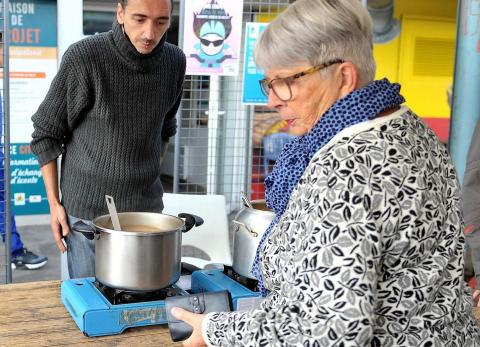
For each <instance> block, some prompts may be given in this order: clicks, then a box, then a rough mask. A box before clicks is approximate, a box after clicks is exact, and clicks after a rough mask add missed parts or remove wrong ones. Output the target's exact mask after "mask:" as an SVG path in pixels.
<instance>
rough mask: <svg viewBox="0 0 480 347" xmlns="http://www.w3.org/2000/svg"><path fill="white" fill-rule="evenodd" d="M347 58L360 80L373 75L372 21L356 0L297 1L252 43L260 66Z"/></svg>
mask: <svg viewBox="0 0 480 347" xmlns="http://www.w3.org/2000/svg"><path fill="white" fill-rule="evenodd" d="M337 58H340V59H343V60H346V61H351V62H352V63H353V64H354V65H355V66H356V67H357V68H358V70H359V73H360V85H361V86H363V85H366V84H368V83H369V82H371V81H373V79H374V78H375V69H376V67H375V60H374V58H373V29H372V20H371V18H370V15H369V13H368V12H367V10H366V9H365V8H364V7H363V6H362V4H361V1H360V0H297V1H296V2H294V3H293V4H292V5H290V6H289V7H288V8H287V9H286V10H285V11H284V12H282V13H281V14H279V15H278V17H277V18H275V19H274V20H273V21H272V22H271V23H270V24H269V25H268V26H267V28H266V29H265V31H264V32H263V33H262V35H261V36H260V38H259V40H258V42H257V45H256V47H255V61H256V64H257V66H258V67H260V68H262V69H264V70H272V69H281V68H292V67H295V66H297V65H299V64H302V63H306V62H308V63H310V64H311V65H317V64H322V63H326V62H329V61H331V60H334V59H337Z"/></svg>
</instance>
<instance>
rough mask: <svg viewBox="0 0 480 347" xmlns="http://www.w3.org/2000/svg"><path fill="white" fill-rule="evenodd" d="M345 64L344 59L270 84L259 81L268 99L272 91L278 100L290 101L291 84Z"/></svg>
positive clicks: (278, 79)
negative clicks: (336, 65) (335, 65)
mask: <svg viewBox="0 0 480 347" xmlns="http://www.w3.org/2000/svg"><path fill="white" fill-rule="evenodd" d="M343 62H344V60H342V59H334V60H331V61H329V62H327V63H323V64H319V65H315V66H313V67H311V68H310V69H308V70H305V71H302V72H299V73H296V74H295V75H292V76H288V77H282V78H275V79H273V80H271V81H270V82H269V81H268V80H267V79H266V78H264V79H263V80H260V81H259V83H260V88H261V89H262V92H263V94H265V96H267V97H268V94H269V93H270V90H273V92H274V93H275V95H276V96H277V98H279V99H280V100H282V101H289V100H290V99H291V98H292V96H293V95H292V88H291V84H292V82H293V81H294V80H296V79H297V78H300V77H303V76H306V75H310V74H312V73H314V72H317V71H320V70H322V69H325V68H327V67H329V66H330V65H334V64H341V63H343Z"/></svg>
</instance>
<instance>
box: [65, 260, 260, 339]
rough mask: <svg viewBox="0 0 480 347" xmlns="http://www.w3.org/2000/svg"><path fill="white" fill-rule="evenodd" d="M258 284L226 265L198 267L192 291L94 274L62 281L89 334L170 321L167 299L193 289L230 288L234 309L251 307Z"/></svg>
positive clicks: (67, 301) (70, 306)
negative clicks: (123, 284)
mask: <svg viewBox="0 0 480 347" xmlns="http://www.w3.org/2000/svg"><path fill="white" fill-rule="evenodd" d="M182 277H183V276H182ZM179 282H180V281H179ZM177 283H178V282H177ZM255 287H256V281H253V280H250V279H248V278H241V276H238V275H236V274H235V273H234V272H233V270H232V269H231V268H230V267H226V269H225V270H224V271H222V270H218V269H216V270H197V271H194V272H193V273H192V275H191V290H189V291H186V290H184V289H182V288H180V286H178V285H177V284H173V285H172V286H169V287H167V288H163V289H161V290H158V291H155V292H148V293H141V292H130V291H124V290H119V289H112V288H109V287H107V286H104V285H102V284H101V283H99V282H97V281H96V280H95V279H94V278H81V279H71V280H65V281H63V282H62V285H61V298H62V303H63V305H64V306H65V307H66V309H67V311H68V312H69V313H70V315H71V316H72V318H73V319H74V321H75V323H76V324H77V326H78V327H79V328H80V330H81V331H82V332H83V333H84V334H85V335H86V336H103V335H114V334H120V333H122V332H123V331H124V330H125V329H127V328H132V327H140V326H146V325H157V324H167V316H166V312H165V299H166V298H167V297H169V296H176V295H188V294H189V292H191V293H201V292H215V291H220V290H228V291H229V293H230V295H231V297H232V304H233V309H234V310H240V309H247V308H249V307H250V306H251V305H253V303H252V300H253V301H255V300H256V298H257V297H259V296H260V295H259V293H258V292H257V291H255Z"/></svg>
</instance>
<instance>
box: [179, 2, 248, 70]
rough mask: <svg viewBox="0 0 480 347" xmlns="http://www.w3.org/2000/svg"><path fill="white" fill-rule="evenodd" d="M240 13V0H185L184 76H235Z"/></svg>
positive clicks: (241, 7) (240, 31) (238, 57)
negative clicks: (185, 70)
mask: <svg viewBox="0 0 480 347" xmlns="http://www.w3.org/2000/svg"><path fill="white" fill-rule="evenodd" d="M242 16H243V0H235V1H232V0H186V1H185V16H184V34H183V51H184V52H185V55H186V56H187V72H186V73H187V75H219V76H236V75H238V71H239V62H240V46H241V41H242Z"/></svg>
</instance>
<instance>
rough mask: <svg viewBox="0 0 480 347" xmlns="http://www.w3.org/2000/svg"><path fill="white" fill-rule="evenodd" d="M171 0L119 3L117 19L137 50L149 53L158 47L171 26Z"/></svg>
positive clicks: (138, 0)
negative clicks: (123, 4)
mask: <svg viewBox="0 0 480 347" xmlns="http://www.w3.org/2000/svg"><path fill="white" fill-rule="evenodd" d="M171 10H172V9H171V3H170V0H128V1H127V4H126V5H125V8H123V7H122V5H121V4H118V5H117V21H118V23H120V24H122V25H123V27H124V30H125V34H126V35H127V36H128V38H129V39H130V42H132V44H133V45H134V46H135V48H136V50H137V51H138V52H139V53H142V54H148V53H150V52H151V51H153V49H154V48H155V47H157V45H158V43H159V42H160V40H161V38H162V37H163V35H165V32H166V31H167V29H168V28H169V26H170V17H171Z"/></svg>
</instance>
